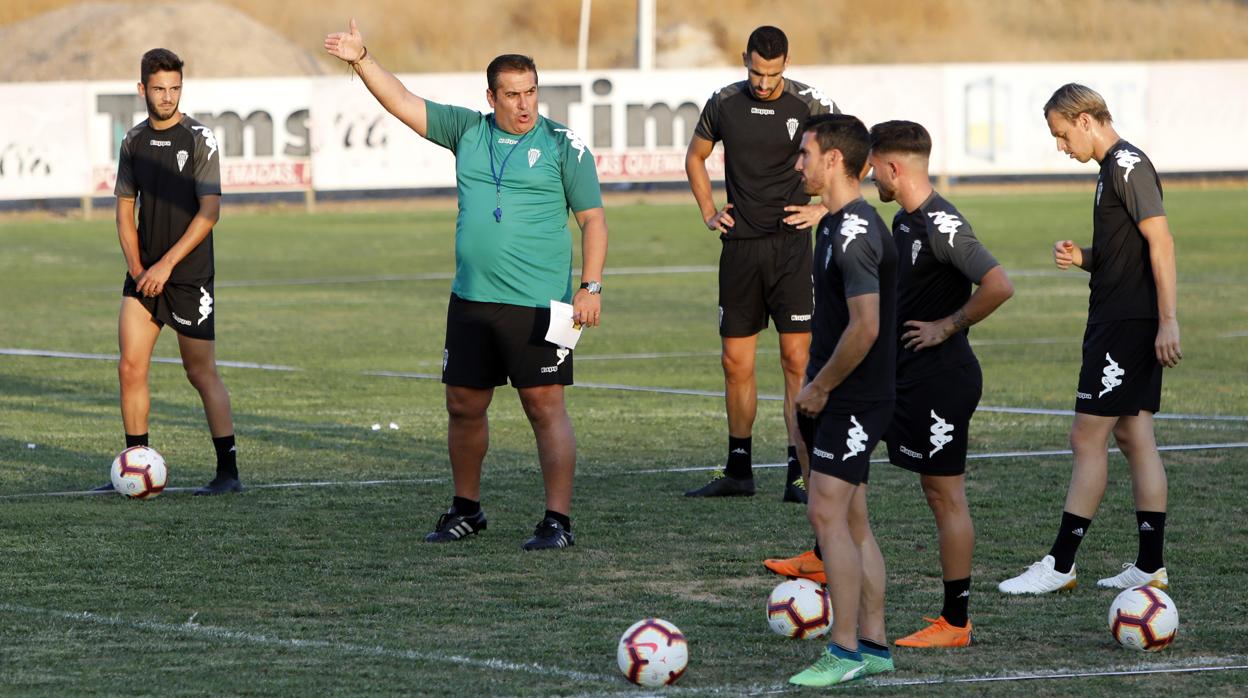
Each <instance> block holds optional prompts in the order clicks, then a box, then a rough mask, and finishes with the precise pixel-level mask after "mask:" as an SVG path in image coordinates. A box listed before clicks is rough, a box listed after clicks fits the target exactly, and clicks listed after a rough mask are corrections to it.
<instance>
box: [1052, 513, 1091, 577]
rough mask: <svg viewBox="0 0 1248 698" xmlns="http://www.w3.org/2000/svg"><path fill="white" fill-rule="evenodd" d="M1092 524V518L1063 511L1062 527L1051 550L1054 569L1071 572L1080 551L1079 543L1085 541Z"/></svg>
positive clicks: (1064, 572)
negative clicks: (1076, 555)
mask: <svg viewBox="0 0 1248 698" xmlns="http://www.w3.org/2000/svg"><path fill="white" fill-rule="evenodd" d="M1090 525H1092V519H1085V518H1083V517H1082V516H1075V515H1074V514H1072V513H1070V512H1069V511H1063V512H1062V527H1061V529H1059V530H1058V532H1057V540H1055V541H1053V548H1052V549H1050V550H1049V554H1050V555H1052V556H1053V569H1055V570H1057V571H1058V572H1061V573H1062V574H1066V573H1067V572H1070V568H1071V567H1074V565H1075V553H1076V552H1078V551H1079V544H1080V543H1082V542H1083V537H1084V536H1085V535H1087V533H1088V526H1090Z"/></svg>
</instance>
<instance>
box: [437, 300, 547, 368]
mask: <svg viewBox="0 0 1248 698" xmlns="http://www.w3.org/2000/svg"><path fill="white" fill-rule="evenodd" d="M549 326H550V308H528V307H525V306H522V305H508V304H506V303H479V302H477V301H466V300H464V299H462V298H460V297H459V296H456V295H455V294H453V293H452V294H451V303H450V306H449V307H447V309H446V344H445V345H444V348H443V349H442V382H443V383H446V384H447V385H457V386H463V387H466V388H493V387H496V386H499V385H504V384H505V383H507V380H508V379H510V380H511V384H512V386H514V387H516V388H532V387H534V386H538V385H572V350H571V349H564V348H562V347H557V346H555V345H554V344H551V343H550V342H547V341H546V330H547V329H548V328H549Z"/></svg>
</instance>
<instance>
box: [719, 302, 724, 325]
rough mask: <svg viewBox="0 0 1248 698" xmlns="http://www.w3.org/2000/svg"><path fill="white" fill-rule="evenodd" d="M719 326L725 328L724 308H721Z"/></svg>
mask: <svg viewBox="0 0 1248 698" xmlns="http://www.w3.org/2000/svg"><path fill="white" fill-rule="evenodd" d="M719 326H720V327H723V326H724V306H722V305H721V306H719Z"/></svg>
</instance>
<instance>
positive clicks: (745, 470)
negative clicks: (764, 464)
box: [724, 435, 754, 480]
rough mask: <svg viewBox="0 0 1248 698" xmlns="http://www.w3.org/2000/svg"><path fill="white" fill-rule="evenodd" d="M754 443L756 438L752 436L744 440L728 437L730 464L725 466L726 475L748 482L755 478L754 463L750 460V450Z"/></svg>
mask: <svg viewBox="0 0 1248 698" xmlns="http://www.w3.org/2000/svg"><path fill="white" fill-rule="evenodd" d="M753 442H754V438H753V437H751V436H747V437H745V438H744V439H738V438H737V437H735V436H732V435H729V436H728V463H727V464H726V465H724V474H725V475H727V476H728V477H732V478H736V479H738V480H748V479H750V478H752V477H754V470H753V462H752V461H751V460H750V448H751V447H752V444H753Z"/></svg>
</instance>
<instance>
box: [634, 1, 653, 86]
mask: <svg viewBox="0 0 1248 698" xmlns="http://www.w3.org/2000/svg"><path fill="white" fill-rule="evenodd" d="M657 4H658V0H637V69H638V70H654V33H655V32H654V27H655V24H656V23H657V21H658V12H657V10H656V7H657Z"/></svg>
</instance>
